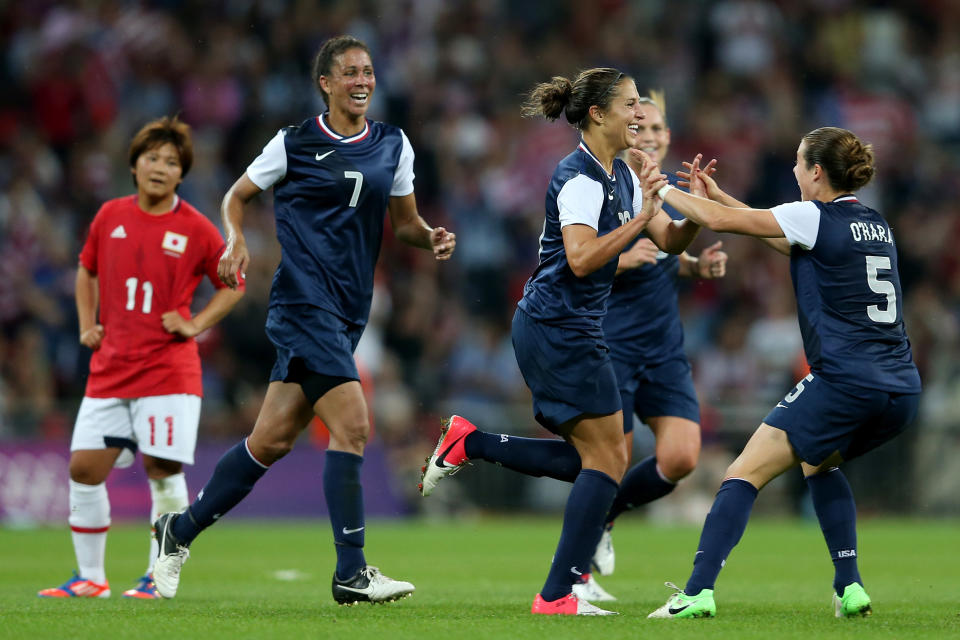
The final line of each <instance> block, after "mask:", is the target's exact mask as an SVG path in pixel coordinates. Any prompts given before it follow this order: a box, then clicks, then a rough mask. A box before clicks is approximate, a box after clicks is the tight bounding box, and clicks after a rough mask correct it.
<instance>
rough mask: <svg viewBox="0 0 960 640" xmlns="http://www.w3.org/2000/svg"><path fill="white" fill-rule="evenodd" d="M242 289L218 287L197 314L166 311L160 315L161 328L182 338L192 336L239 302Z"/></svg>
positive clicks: (202, 330)
mask: <svg viewBox="0 0 960 640" xmlns="http://www.w3.org/2000/svg"><path fill="white" fill-rule="evenodd" d="M242 297H243V290H242V289H230V288H226V289H218V290H217V292H216V293H215V294H213V297H211V298H210V302H208V303H207V306H205V307H204V308H203V309H202V310H201V311H200V312H199V313H197V315H195V316H193V317H192V318H184V317H183V316H182V315H180V312H179V311H176V310H173V311H167V312H166V313H164V314H163V315H162V316H160V319H161V321H162V322H163V328H164V329H166V331H167V332H168V333H175V334H177V335H179V336H183V337H184V338H193V337H195V336H197V335H199V334H200V333H202V332H204V331H206V330H207V329H209V328H210V327H212V326H213V325H215V324H217V323H218V322H220V320H222V319H223V317H224V316H225V315H227V314H228V313H230V311H231V310H232V309H233V308H234V307H235V306H236V305H237V303H238V302H240V298H242Z"/></svg>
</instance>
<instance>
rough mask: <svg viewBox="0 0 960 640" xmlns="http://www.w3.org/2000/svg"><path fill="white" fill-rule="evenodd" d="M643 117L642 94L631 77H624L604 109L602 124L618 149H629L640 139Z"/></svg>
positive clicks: (609, 138) (608, 137)
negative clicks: (638, 91)
mask: <svg viewBox="0 0 960 640" xmlns="http://www.w3.org/2000/svg"><path fill="white" fill-rule="evenodd" d="M642 119H643V112H642V111H641V109H640V94H639V93H637V85H636V84H635V83H634V82H633V80H632V79H630V78H624V79H623V80H621V81H620V84H619V85H618V86H617V89H616V92H615V93H614V94H613V97H611V98H610V106H609V107H607V108H606V109H605V110H604V111H603V119H602V120H601V126H602V127H603V128H604V133H605V137H607V139H608V140H610V142H611V143H612V144H613V146H614V147H615V148H616V149H617V150H618V151H622V150H623V149H629V148H630V147H633V146H635V145H636V142H637V140H638V139H639V134H638V131H639V129H640V123H641V121H642Z"/></svg>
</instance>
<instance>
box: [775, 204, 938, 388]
mask: <svg viewBox="0 0 960 640" xmlns="http://www.w3.org/2000/svg"><path fill="white" fill-rule="evenodd" d="M773 213H774V216H776V218H777V221H778V222H779V223H780V227H781V228H782V229H783V231H784V234H785V235H786V237H787V240H789V241H790V243H791V244H792V245H793V246H792V248H791V254H790V273H791V276H792V278H793V287H794V291H795V293H796V296H797V315H798V317H799V320H800V332H801V334H802V335H803V347H804V351H805V353H806V356H807V362H809V364H810V368H811V370H813V371H814V372H815V373H818V374H819V375H821V376H823V378H824V379H826V380H828V381H836V382H845V383H847V384H853V385H856V386H860V387H866V388H869V389H878V390H881V391H893V392H899V393H917V392H919V391H920V376H919V374H918V373H917V368H916V366H915V365H914V364H913V357H912V355H911V353H910V341H909V340H908V339H907V334H906V331H905V330H904V327H903V295H902V293H901V290H900V276H899V273H898V270H897V252H896V247H895V245H894V241H893V234H892V233H891V231H890V226H889V225H888V224H887V222H886V220H884V219H883V217H882V216H881V215H880V214H879V213H877V212H876V211H874V210H873V209H870V208H869V207H866V206H864V205H862V204H860V202H859V201H857V199H856V198H855V197H853V196H843V197H840V198H837V199H836V200H834V201H833V202H819V201H815V200H814V201H806V202H796V203H790V204H785V205H780V206H778V207H774V208H773Z"/></svg>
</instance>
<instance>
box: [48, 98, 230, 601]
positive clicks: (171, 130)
mask: <svg viewBox="0 0 960 640" xmlns="http://www.w3.org/2000/svg"><path fill="white" fill-rule="evenodd" d="M128 156H129V161H130V172H131V174H132V175H133V184H134V186H135V187H136V189H137V193H136V194H134V195H132V196H126V197H123V198H117V199H115V200H110V201H108V202H106V203H104V205H103V206H102V207H101V208H100V211H98V212H97V215H96V217H95V218H94V219H93V223H91V225H90V232H89V235H88V237H87V240H86V242H85V244H84V246H83V251H82V252H81V253H80V265H79V267H78V268H77V285H76V287H77V288H76V299H77V315H78V317H79V320H80V343H81V344H83V345H84V346H86V347H89V348H91V349H93V356H92V357H91V358H90V377H89V378H88V379H87V388H86V391H85V392H84V396H83V402H82V403H81V404H80V411H79V413H78V414H77V421H76V425H75V427H74V431H73V439H72V441H71V443H70V518H69V521H70V530H71V532H72V536H73V547H74V551H75V552H76V556H77V572H76V573H74V575H73V577H72V578H70V579H69V580H68V581H67V582H65V583H64V584H63V585H61V586H59V587H54V588H51V589H44V590H43V591H40V592H39V595H40V596H41V597H46V598H67V597H86V598H90V597H96V598H105V597H108V596H109V595H110V585H109V584H108V582H107V578H106V573H105V570H104V555H105V550H106V542H107V531H108V530H109V528H110V501H109V498H108V496H107V487H106V484H105V481H106V479H107V476H108V475H109V474H110V470H111V469H112V468H113V467H125V466H129V465H131V464H133V461H134V455H133V454H134V452H135V451H136V450H137V449H138V448H139V449H140V451H141V452H142V453H143V466H144V469H145V471H146V473H147V479H148V482H149V485H150V496H151V509H150V511H151V518H150V522H153V521H154V520H155V519H156V518H157V516H159V515H160V514H161V513H165V512H167V511H178V510H180V509H183V508H184V507H185V506H186V505H187V501H188V496H187V484H186V479H185V477H184V474H183V465H184V464H193V455H194V449H195V448H196V444H197V428H198V424H199V419H200V396H201V395H202V385H201V379H200V356H199V354H198V351H197V343H196V341H195V340H194V337H195V336H196V335H197V334H199V333H200V332H202V331H204V330H205V329H207V328H209V327H211V326H213V325H214V324H216V323H217V322H218V321H219V320H220V319H221V318H223V317H224V316H225V315H226V314H227V313H228V312H229V311H230V310H231V309H232V308H233V307H234V305H236V303H237V302H238V301H239V300H240V297H241V296H242V295H243V286H242V283H241V286H239V287H238V288H237V289H236V290H231V289H230V288H228V287H227V286H226V285H224V284H223V283H221V282H220V278H219V276H218V275H217V267H218V263H219V260H220V256H221V254H222V253H223V251H224V243H223V238H222V237H221V236H220V232H219V231H217V228H216V227H215V226H214V225H213V224H212V223H211V222H210V221H209V220H207V218H206V217H205V216H204V215H203V214H201V213H200V212H198V211H197V210H196V209H194V208H193V207H192V206H190V204H189V203H187V202H186V201H184V200H182V199H181V198H180V197H179V196H178V195H177V187H178V186H179V185H180V183H181V181H182V180H183V178H184V177H185V176H186V175H187V173H188V172H189V171H190V166H191V164H192V163H193V145H192V142H191V138H190V128H189V127H188V126H187V125H186V124H185V123H183V122H181V121H180V120H178V119H177V118H175V117H174V118H169V117H164V118H160V119H158V120H154V121H152V122H149V123H147V124H146V125H144V127H143V128H142V129H140V131H139V132H137V134H136V135H135V136H134V137H133V140H132V141H131V143H130V151H129V154H128ZM204 275H206V276H207V277H208V278H209V279H210V281H211V282H213V284H214V286H215V287H216V288H217V291H216V293H215V294H214V295H213V297H212V298H211V299H210V301H209V302H208V303H207V305H206V306H205V307H204V308H203V309H202V310H201V311H200V312H199V313H197V314H196V315H191V312H190V304H191V301H192V300H193V294H194V291H196V288H197V286H198V285H199V284H200V281H201V280H202V279H203V276H204ZM98 312H99V318H98ZM156 556H157V543H156V541H154V540H153V539H152V538H151V544H150V555H149V560H148V563H147V571H146V573H145V574H144V576H143V577H142V578H141V579H140V582H139V584H137V586H136V587H134V588H133V589H129V590H127V591H125V592H124V594H123V595H124V597H130V598H140V599H155V598H158V597H159V596H158V594H157V590H156V586H155V584H154V581H153V569H154V559H155V558H156Z"/></svg>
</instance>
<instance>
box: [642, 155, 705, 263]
mask: <svg viewBox="0 0 960 640" xmlns="http://www.w3.org/2000/svg"><path fill="white" fill-rule="evenodd" d="M627 165H628V166H629V167H630V168H631V169H632V170H633V171H634V173H636V174H637V177H638V178H639V179H640V186H641V188H642V189H643V201H644V204H645V205H646V203H648V202H649V203H650V204H651V206H653V207H655V208H656V210H657V213H656V215H654V216H653V217H652V218H651V220H650V222H649V223H648V224H647V228H646V233H647V236H648V237H649V238H650V239H651V240H653V243H654V244H656V245H657V247H658V248H659V249H660V250H661V251H665V252H667V253H672V254H679V253H682V252H683V251H684V250H685V249H686V248H687V247H688V246H690V243H691V242H693V239H694V238H696V237H697V234H698V233H700V227H699V226H698V225H697V224H696V223H694V222H692V221H690V220H680V221H677V220H674V219H673V218H671V217H670V215H669V214H668V213H667V212H665V211H663V210H662V208H661V204H662V200H661V199H660V196H659V195H658V194H657V192H656V191H652V192H651V191H649V186H650V185H648V184H646V183H645V180H644V176H648V175H650V174H651V173H653V172H654V171H656V173H659V172H660V168H659V167H658V166H657V164H656V162H654V161H653V159H652V158H650V157H649V156H647V154H646V153H644V152H643V151H641V150H640V149H628V150H627ZM666 184H667V183H666V179H664V185H666Z"/></svg>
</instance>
